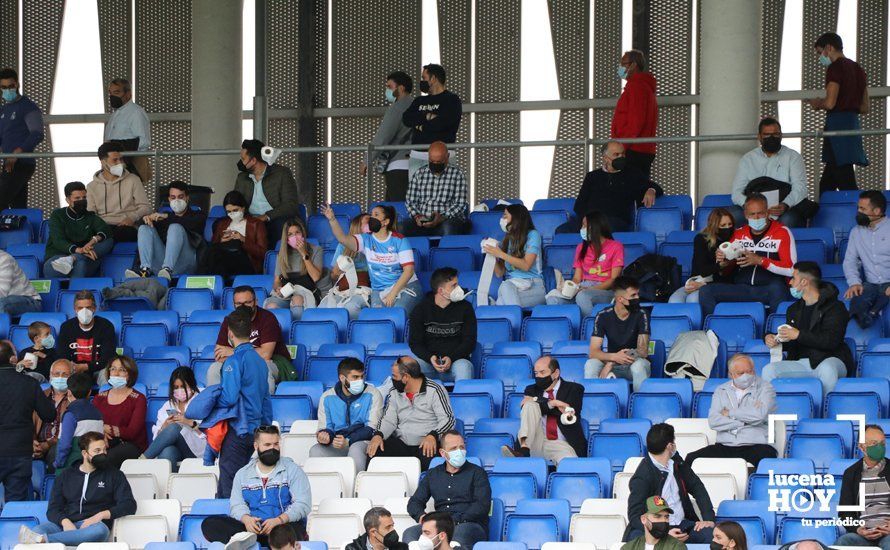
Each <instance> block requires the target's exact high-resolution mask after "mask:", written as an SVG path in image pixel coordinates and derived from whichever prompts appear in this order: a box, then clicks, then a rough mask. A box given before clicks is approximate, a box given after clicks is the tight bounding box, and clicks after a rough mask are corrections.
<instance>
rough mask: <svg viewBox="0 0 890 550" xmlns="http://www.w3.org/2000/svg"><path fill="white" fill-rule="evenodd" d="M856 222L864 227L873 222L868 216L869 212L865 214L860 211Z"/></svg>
mask: <svg viewBox="0 0 890 550" xmlns="http://www.w3.org/2000/svg"><path fill="white" fill-rule="evenodd" d="M856 223H857V224H858V225H861V226H863V227H867V226H868V224H870V223H871V218H869V217H868V214H863V213H862V212H859V213H858V214H856Z"/></svg>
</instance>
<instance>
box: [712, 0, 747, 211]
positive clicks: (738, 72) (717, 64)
mask: <svg viewBox="0 0 890 550" xmlns="http://www.w3.org/2000/svg"><path fill="white" fill-rule="evenodd" d="M760 4H761V2H754V1H747V0H744V1H739V0H707V1H706V2H701V22H700V25H701V59H700V60H699V71H700V73H699V74H700V75H701V76H700V78H699V82H700V86H701V87H700V89H699V107H698V133H699V134H700V135H708V134H754V133H756V130H757V121H758V119H759V114H760ZM755 145H756V143H755V142H753V141H729V142H702V143H700V144H699V148H698V151H699V152H698V193H697V197H698V199H699V202H700V201H701V197H703V196H705V195H711V194H718V193H723V194H725V193H729V192H730V190H731V188H732V179H733V176H734V175H735V171H736V167H737V166H738V162H739V158H740V157H741V156H742V155H744V154H745V153H746V152H748V151H750V150H751V149H752V148H753V147H754V146H755Z"/></svg>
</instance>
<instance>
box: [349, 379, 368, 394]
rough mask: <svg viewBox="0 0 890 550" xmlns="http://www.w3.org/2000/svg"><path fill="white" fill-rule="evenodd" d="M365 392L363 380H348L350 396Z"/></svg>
mask: <svg viewBox="0 0 890 550" xmlns="http://www.w3.org/2000/svg"><path fill="white" fill-rule="evenodd" d="M363 391H365V381H364V380H361V379H359V380H350V381H349V393H351V394H352V395H359V394H360V393H362V392H363Z"/></svg>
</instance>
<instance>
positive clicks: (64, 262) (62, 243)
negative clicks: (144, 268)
mask: <svg viewBox="0 0 890 550" xmlns="http://www.w3.org/2000/svg"><path fill="white" fill-rule="evenodd" d="M65 202H67V203H68V206H66V207H63V208H56V209H55V210H53V213H52V214H50V217H49V238H47V241H46V255H45V256H44V263H43V275H44V277H48V278H53V279H59V278H64V277H71V278H80V277H92V276H93V275H95V274H96V273H98V272H99V260H100V259H102V257H104V256H106V255H107V254H110V253H111V250H112V248H113V247H114V240H113V239H112V238H111V228H110V227H109V226H108V224H106V223H105V221H104V220H103V219H102V218H100V217H99V216H98V215H97V214H96V213H95V212H92V211H88V210H87V188H86V186H85V185H84V184H83V183H81V182H79V181H72V182H69V183H67V184H65Z"/></svg>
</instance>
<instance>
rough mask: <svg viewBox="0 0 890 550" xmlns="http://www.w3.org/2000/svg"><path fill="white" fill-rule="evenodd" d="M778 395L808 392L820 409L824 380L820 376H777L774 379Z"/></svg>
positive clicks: (773, 383)
mask: <svg viewBox="0 0 890 550" xmlns="http://www.w3.org/2000/svg"><path fill="white" fill-rule="evenodd" d="M772 385H773V388H774V389H775V390H776V395H781V394H790V393H806V394H807V395H809V396H810V399H811V400H812V402H813V404H814V406H816V407H818V408H819V409H817V411H818V410H820V409H821V405H822V381H821V380H819V379H818V378H775V379H773V381H772Z"/></svg>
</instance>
